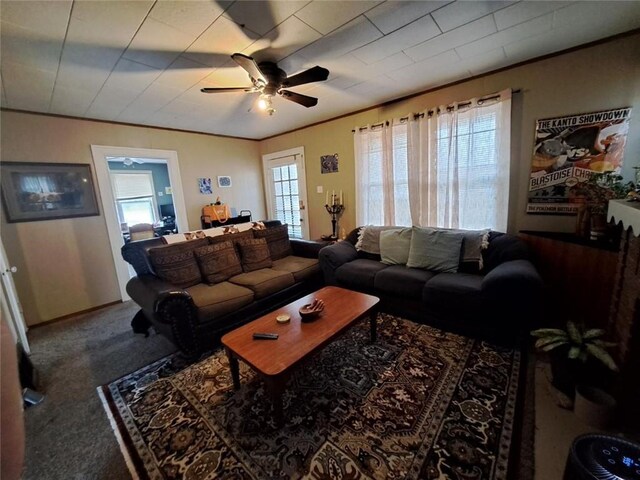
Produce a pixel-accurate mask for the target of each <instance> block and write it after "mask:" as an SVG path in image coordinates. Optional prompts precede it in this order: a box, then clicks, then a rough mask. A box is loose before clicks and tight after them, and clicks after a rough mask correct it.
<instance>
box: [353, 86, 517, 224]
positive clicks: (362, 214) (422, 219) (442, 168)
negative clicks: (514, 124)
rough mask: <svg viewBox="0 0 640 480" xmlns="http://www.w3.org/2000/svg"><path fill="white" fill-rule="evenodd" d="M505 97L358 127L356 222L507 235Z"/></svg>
mask: <svg viewBox="0 0 640 480" xmlns="http://www.w3.org/2000/svg"><path fill="white" fill-rule="evenodd" d="M510 94H511V92H510V91H505V92H501V94H500V95H495V96H493V97H492V98H491V99H485V100H484V101H483V100H480V101H476V100H475V99H474V100H471V101H470V102H464V103H463V104H456V105H454V106H453V107H451V108H443V109H442V112H439V113H435V114H433V115H430V114H429V113H427V112H425V115H423V116H422V118H420V119H418V120H413V118H411V119H410V120H409V121H406V120H405V121H404V122H395V123H394V124H393V125H388V124H384V125H381V126H378V127H366V128H363V129H357V130H356V132H355V140H354V147H355V154H356V178H357V181H356V186H357V192H356V196H357V202H356V216H357V223H358V225H367V224H373V225H419V226H434V227H444V228H463V229H483V228H492V229H496V230H502V231H504V230H506V227H507V216H508V196H509V166H510V128H511V115H510V111H511V96H510ZM435 111H436V112H438V110H437V109H435Z"/></svg>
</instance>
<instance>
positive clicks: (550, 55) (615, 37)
mask: <svg viewBox="0 0 640 480" xmlns="http://www.w3.org/2000/svg"><path fill="white" fill-rule="evenodd" d="M637 33H640V28H635V29H633V30H629V31H628V32H623V33H618V34H616V35H612V36H610V37H606V38H601V39H600V40H594V41H593V42H589V43H584V44H582V45H577V46H575V47H571V48H567V49H565V50H560V51H559V52H554V53H548V54H546V55H542V56H540V57H535V58H530V59H529V60H524V61H523V62H518V63H514V64H513V65H507V66H506V67H501V68H497V69H496V70H491V71H490V72H486V73H481V74H480V75H474V76H473V77H467V78H463V79H461V80H456V81H455V82H450V83H447V84H444V85H439V86H437V87H432V88H427V89H426V90H422V91H420V92H416V93H411V94H409V95H405V96H404V97H399V98H395V99H393V100H387V101H386V102H383V103H379V104H378V105H373V106H371V107H365V108H361V109H360V110H356V111H354V112H349V113H345V114H342V115H338V116H337V117H333V118H329V119H327V120H321V121H319V122H315V123H311V124H309V125H306V126H304V127H298V128H294V129H293V130H288V131H286V132H282V133H278V134H277V135H271V136H269V137H264V138H261V139H260V141H261V142H262V141H264V140H270V139H272V138H276V137H280V136H282V135H287V134H289V133H293V132H297V131H299V130H304V129H305V128H311V127H315V126H318V125H322V124H323V123H327V122H333V121H334V120H340V119H341V118H344V117H349V116H351V115H357V114H359V113H362V112H366V111H368V110H374V109H376V108H382V107H388V106H390V105H393V104H394V103H399V102H403V101H405V100H409V99H410V98H414V97H419V96H420V95H426V94H427V93H431V92H436V91H438V90H442V89H444V88H449V87H453V86H455V85H459V84H461V83H465V82H470V81H471V80H477V79H479V78H483V77H488V76H489V75H494V74H496V73H500V72H504V71H506V70H511V69H512V68H518V67H522V66H523V65H528V64H530V63H535V62H539V61H542V60H546V59H548V58H553V57H558V56H560V55H564V54H566V53H571V52H575V51H578V50H582V49H585V48H590V47H595V46H596V45H600V44H603V43H608V42H611V41H613V40H618V39H620V38H625V37H630V36H632V35H635V34H637Z"/></svg>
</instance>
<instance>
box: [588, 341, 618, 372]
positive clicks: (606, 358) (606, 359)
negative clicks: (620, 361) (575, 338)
mask: <svg viewBox="0 0 640 480" xmlns="http://www.w3.org/2000/svg"><path fill="white" fill-rule="evenodd" d="M587 351H588V352H589V353H590V354H591V355H592V356H593V357H595V358H597V359H598V360H600V361H601V362H602V363H604V364H605V365H606V366H607V367H608V368H609V369H611V370H613V371H614V372H617V371H618V366H617V365H616V362H614V361H613V358H611V355H609V354H608V353H607V352H606V350H604V349H603V348H600V347H598V346H597V345H593V344H590V343H588V344H587Z"/></svg>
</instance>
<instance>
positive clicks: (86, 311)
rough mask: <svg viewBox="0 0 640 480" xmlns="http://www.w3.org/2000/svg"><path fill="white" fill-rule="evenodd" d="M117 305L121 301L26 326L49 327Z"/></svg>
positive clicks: (30, 327)
mask: <svg viewBox="0 0 640 480" xmlns="http://www.w3.org/2000/svg"><path fill="white" fill-rule="evenodd" d="M119 303H123V301H122V300H116V301H115V302H109V303H105V304H104V305H98V306H97V307H91V308H87V309H86V310H80V311H79V312H74V313H69V314H67V315H63V316H61V317H56V318H52V319H51V320H46V321H44V322H40V323H36V324H34V325H27V327H28V328H29V329H32V328H38V327H42V326H44V325H51V324H52V323H56V322H60V321H62V320H67V319H69V318H71V317H76V316H78V315H83V314H85V313H91V312H95V311H96V310H101V309H103V308H107V307H111V306H113V305H117V304H119Z"/></svg>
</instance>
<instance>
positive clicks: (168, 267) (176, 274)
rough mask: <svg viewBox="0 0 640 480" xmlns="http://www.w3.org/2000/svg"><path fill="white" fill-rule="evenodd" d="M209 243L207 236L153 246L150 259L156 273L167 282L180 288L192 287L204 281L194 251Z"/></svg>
mask: <svg viewBox="0 0 640 480" xmlns="http://www.w3.org/2000/svg"><path fill="white" fill-rule="evenodd" d="M207 243H208V242H207V239H206V238H198V239H196V240H190V241H188V242H182V243H174V244H171V245H163V246H162V247H156V248H152V249H150V250H149V260H150V261H151V265H152V266H153V270H154V271H155V272H156V275H157V276H158V277H160V278H161V279H162V280H164V281H165V282H168V283H171V284H172V285H176V286H178V287H180V288H187V287H191V286H193V285H197V284H198V283H200V282H201V281H202V277H201V276H200V269H199V268H198V263H197V262H196V258H195V256H194V255H193V251H194V250H195V249H196V248H199V247H203V246H205V245H207Z"/></svg>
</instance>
